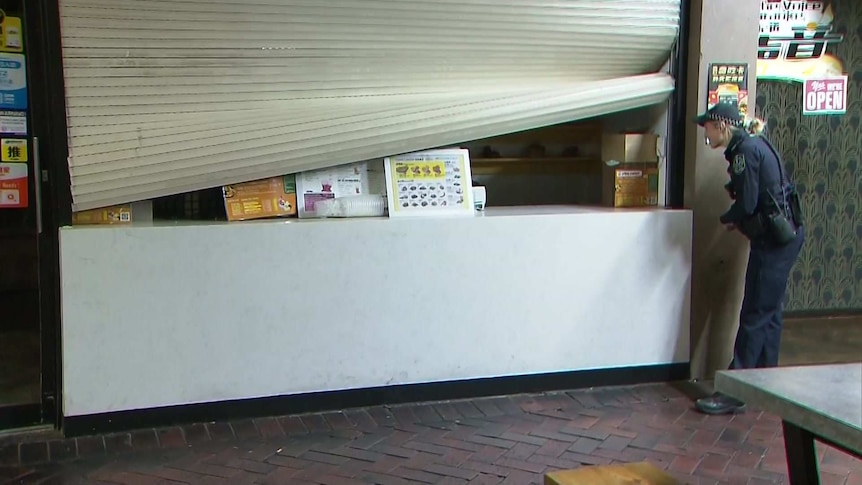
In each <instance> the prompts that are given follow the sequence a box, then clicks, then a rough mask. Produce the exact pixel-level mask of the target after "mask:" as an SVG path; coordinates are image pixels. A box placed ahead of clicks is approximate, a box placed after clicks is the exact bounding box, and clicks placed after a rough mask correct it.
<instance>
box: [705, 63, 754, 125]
mask: <svg viewBox="0 0 862 485" xmlns="http://www.w3.org/2000/svg"><path fill="white" fill-rule="evenodd" d="M718 103H723V104H729V105H731V106H733V107H734V108H735V109H737V110H739V112H740V113H741V114H742V115H743V116H745V115H746V113H748V64H744V63H733V64H722V63H718V64H710V65H709V100H708V101H707V108H712V107H713V106H715V105H716V104H718Z"/></svg>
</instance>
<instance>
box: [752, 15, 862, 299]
mask: <svg viewBox="0 0 862 485" xmlns="http://www.w3.org/2000/svg"><path fill="white" fill-rule="evenodd" d="M833 6H834V8H835V31H837V32H840V33H843V34H844V41H843V42H842V43H840V44H837V45H835V46H834V47H830V52H832V53H834V54H835V55H837V56H838V57H839V58H840V59H842V60H843V61H844V68H845V71H846V72H847V74H848V77H849V88H848V105H847V114H846V115H843V116H802V85H801V84H798V83H794V84H789V83H780V82H774V81H759V82H758V84H757V113H758V116H759V117H761V118H764V119H765V120H766V122H767V130H768V131H767V134H768V136H769V137H770V139H771V140H772V141H773V143H774V144H775V146H776V148H778V149H779V150H780V151H781V153H782V154H783V156H784V158H785V161H786V164H787V169H788V171H789V172H790V173H791V174H792V176H793V178H794V180H795V181H796V183H797V184H798V185H799V187H800V192H801V193H802V197H803V202H804V210H805V212H806V214H805V215H806V222H807V224H806V225H807V234H808V240H807V241H806V244H805V248H804V250H803V252H802V255H801V256H800V258H799V261H798V262H797V264H796V266H795V267H794V269H793V273H792V275H791V281H790V284H789V287H788V300H787V310H788V311H846V310H862V164H860V158H862V141H860V131H859V128H860V118H862V1H860V0H836V1H835V2H834V3H833Z"/></svg>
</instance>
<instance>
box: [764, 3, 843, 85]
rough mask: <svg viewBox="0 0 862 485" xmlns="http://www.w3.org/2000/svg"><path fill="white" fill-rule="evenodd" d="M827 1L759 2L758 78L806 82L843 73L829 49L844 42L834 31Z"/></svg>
mask: <svg viewBox="0 0 862 485" xmlns="http://www.w3.org/2000/svg"><path fill="white" fill-rule="evenodd" d="M834 21H835V18H834V15H833V9H832V2H831V1H830V0H761V2H760V37H759V41H758V47H757V79H761V80H777V81H795V82H800V83H801V82H805V80H806V79H808V78H829V77H835V76H841V75H843V74H844V64H843V63H842V62H841V60H840V59H838V58H837V57H835V56H834V55H832V54H830V53H829V47H830V46H833V45H835V44H837V43H840V42H842V41H843V40H844V36H843V35H842V34H840V33H836V32H833V23H834Z"/></svg>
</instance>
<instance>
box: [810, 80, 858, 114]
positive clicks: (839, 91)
mask: <svg viewBox="0 0 862 485" xmlns="http://www.w3.org/2000/svg"><path fill="white" fill-rule="evenodd" d="M846 112H847V76H840V77H835V78H826V79H806V80H805V83H804V88H803V89H802V114H804V115H836V114H844V113H846Z"/></svg>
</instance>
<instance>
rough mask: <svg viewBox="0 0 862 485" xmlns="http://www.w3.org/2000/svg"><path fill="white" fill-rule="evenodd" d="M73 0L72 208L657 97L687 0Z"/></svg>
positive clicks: (67, 18) (65, 5)
mask: <svg viewBox="0 0 862 485" xmlns="http://www.w3.org/2000/svg"><path fill="white" fill-rule="evenodd" d="M322 5H325V6H322ZM60 6H61V24H62V38H63V58H64V67H65V83H66V97H67V116H68V127H69V155H70V156H69V165H70V167H69V169H70V172H71V175H72V193H73V198H74V205H75V209H76V210H84V209H89V208H94V207H101V206H106V205H110V204H115V203H122V202H130V201H136V200H143V199H148V198H154V197H160V196H165V195H171V194H176V193H181V192H187V191H191V190H198V189H203V188H208V187H213V186H218V185H223V184H226V183H236V182H242V181H247V180H254V179H259V178H264V177H269V176H276V175H281V174H285V173H291V172H296V171H301V170H307V169H314V168H322V167H327V166H333V165H338V164H342V163H347V162H352V161H357V160H364V159H370V158H376V157H384V156H388V155H392V154H398V153H403V152H409V151H413V150H420V149H425V148H430V147H436V146H443V145H451V144H456V143H461V142H464V141H469V140H473V139H478V138H485V137H490V136H495V135H500V134H505V133H511V132H516V131H522V130H527V129H532V128H537V127H541V126H547V125H552V124H557V123H561V122H565V121H570V120H576V119H580V118H587V117H592V116H597V115H601V114H606V113H611V112H616V111H621V110H627V109H632V108H636V107H640V106H645V105H649V104H654V103H658V102H661V101H663V100H665V99H666V98H667V96H668V94H669V93H670V92H671V91H672V90H673V80H672V79H671V78H670V77H668V76H667V75H666V74H663V73H660V72H658V71H659V70H660V68H661V66H662V65H663V64H664V62H665V61H666V60H667V58H668V55H669V52H670V48H671V45H672V44H673V42H674V40H675V38H676V34H677V29H678V24H679V0H568V1H554V2H538V1H536V0H507V1H498V0H458V1H455V0H421V1H420V0H330V1H327V2H318V1H316V0H250V1H248V2H242V3H240V2H236V3H234V2H233V1H228V0H175V1H165V0H60Z"/></svg>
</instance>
